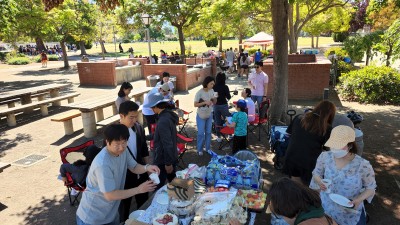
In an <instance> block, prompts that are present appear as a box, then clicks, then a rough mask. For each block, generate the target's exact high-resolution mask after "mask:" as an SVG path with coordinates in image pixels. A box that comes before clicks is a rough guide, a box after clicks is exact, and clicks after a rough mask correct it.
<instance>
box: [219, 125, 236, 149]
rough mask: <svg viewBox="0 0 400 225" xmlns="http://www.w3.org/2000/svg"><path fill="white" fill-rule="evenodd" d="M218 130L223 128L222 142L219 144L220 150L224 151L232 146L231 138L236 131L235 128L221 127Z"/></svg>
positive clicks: (221, 131) (221, 130)
mask: <svg viewBox="0 0 400 225" xmlns="http://www.w3.org/2000/svg"><path fill="white" fill-rule="evenodd" d="M216 127H217V128H221V129H220V130H219V132H220V133H221V134H222V141H221V143H219V146H218V150H222V149H223V148H224V147H225V146H226V145H230V140H229V136H230V135H233V134H234V133H235V129H234V128H233V127H228V126H225V127H223V126H222V127H221V126H216Z"/></svg>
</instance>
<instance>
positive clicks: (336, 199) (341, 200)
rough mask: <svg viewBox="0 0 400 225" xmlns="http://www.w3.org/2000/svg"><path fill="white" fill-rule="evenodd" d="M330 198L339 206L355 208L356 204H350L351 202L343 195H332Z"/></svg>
mask: <svg viewBox="0 0 400 225" xmlns="http://www.w3.org/2000/svg"><path fill="white" fill-rule="evenodd" d="M329 197H330V198H331V199H332V201H334V202H335V203H336V204H339V205H341V206H344V207H347V208H351V207H353V206H354V204H351V203H349V202H350V200H349V199H348V198H346V197H344V196H342V195H338V194H330V195H329Z"/></svg>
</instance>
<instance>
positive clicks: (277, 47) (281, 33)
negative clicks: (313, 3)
mask: <svg viewBox="0 0 400 225" xmlns="http://www.w3.org/2000/svg"><path fill="white" fill-rule="evenodd" d="M271 11H272V27H273V30H274V53H275V54H274V90H273V96H272V99H273V104H271V109H270V121H271V123H272V124H278V123H279V122H280V121H283V122H285V121H286V114H285V112H286V109H287V106H288V52H287V49H288V32H287V30H288V23H287V21H288V13H289V4H288V1H287V0H284V1H282V0H271Z"/></svg>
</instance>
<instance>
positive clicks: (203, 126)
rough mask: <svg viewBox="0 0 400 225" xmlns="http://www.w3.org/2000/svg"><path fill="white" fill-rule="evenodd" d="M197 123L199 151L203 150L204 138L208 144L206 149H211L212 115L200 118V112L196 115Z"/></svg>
mask: <svg viewBox="0 0 400 225" xmlns="http://www.w3.org/2000/svg"><path fill="white" fill-rule="evenodd" d="M196 125H197V152H202V151H203V145H204V140H205V144H206V151H207V150H211V127H212V116H211V115H210V117H208V118H207V119H202V118H200V116H199V114H197V115H196Z"/></svg>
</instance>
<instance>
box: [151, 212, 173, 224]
mask: <svg viewBox="0 0 400 225" xmlns="http://www.w3.org/2000/svg"><path fill="white" fill-rule="evenodd" d="M153 225H178V217H176V216H175V215H174V214H171V213H164V214H160V215H158V216H157V217H156V218H154V219H153Z"/></svg>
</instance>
